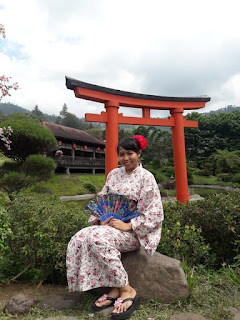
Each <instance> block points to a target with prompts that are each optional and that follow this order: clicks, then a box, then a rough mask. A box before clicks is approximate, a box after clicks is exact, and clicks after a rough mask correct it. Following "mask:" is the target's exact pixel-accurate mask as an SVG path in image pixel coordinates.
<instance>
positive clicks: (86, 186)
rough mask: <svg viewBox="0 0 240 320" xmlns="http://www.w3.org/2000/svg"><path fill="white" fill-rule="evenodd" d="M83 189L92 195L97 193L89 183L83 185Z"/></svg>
mask: <svg viewBox="0 0 240 320" xmlns="http://www.w3.org/2000/svg"><path fill="white" fill-rule="evenodd" d="M83 186H84V188H86V189H87V190H88V191H90V192H92V193H97V188H96V187H95V185H94V184H92V183H91V182H89V183H84V184H83Z"/></svg>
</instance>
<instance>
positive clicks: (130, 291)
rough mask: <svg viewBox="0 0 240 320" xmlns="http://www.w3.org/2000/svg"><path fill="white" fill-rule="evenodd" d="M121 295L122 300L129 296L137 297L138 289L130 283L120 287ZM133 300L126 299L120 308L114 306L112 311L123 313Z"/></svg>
mask: <svg viewBox="0 0 240 320" xmlns="http://www.w3.org/2000/svg"><path fill="white" fill-rule="evenodd" d="M119 292H120V297H119V298H121V299H122V300H125V299H127V298H133V299H134V298H135V297H136V294H137V293H136V290H135V289H134V288H132V287H131V286H130V285H129V284H128V285H127V286H126V287H123V288H119ZM132 303H133V302H132V301H126V302H125V303H123V304H122V305H120V306H119V307H118V308H114V310H113V312H112V313H122V312H124V311H126V310H127V309H128V308H129V307H130V306H131V305H132Z"/></svg>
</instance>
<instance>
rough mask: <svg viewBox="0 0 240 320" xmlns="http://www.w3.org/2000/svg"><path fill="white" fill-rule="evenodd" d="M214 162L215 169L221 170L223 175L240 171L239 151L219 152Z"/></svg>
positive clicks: (225, 150)
mask: <svg viewBox="0 0 240 320" xmlns="http://www.w3.org/2000/svg"><path fill="white" fill-rule="evenodd" d="M214 160H215V167H216V168H220V170H221V172H223V173H224V172H225V173H229V172H230V173H233V172H236V171H239V170H240V157H239V156H238V151H232V152H229V151H228V150H227V149H224V150H217V152H216V154H215V156H214Z"/></svg>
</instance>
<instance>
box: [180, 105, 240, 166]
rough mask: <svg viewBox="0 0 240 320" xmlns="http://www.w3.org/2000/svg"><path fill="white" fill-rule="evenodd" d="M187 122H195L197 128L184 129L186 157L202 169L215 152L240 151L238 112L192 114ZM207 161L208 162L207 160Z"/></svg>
mask: <svg viewBox="0 0 240 320" xmlns="http://www.w3.org/2000/svg"><path fill="white" fill-rule="evenodd" d="M187 119H188V120H197V121H198V128H197V129H193V128H185V144H186V156H187V159H188V160H192V161H195V162H196V164H197V166H198V167H200V168H201V167H204V163H205V161H206V159H207V158H209V157H210V156H211V155H213V154H215V153H216V151H217V150H224V149H228V150H229V151H235V150H240V134H239V133H240V112H239V111H237V110H236V111H234V112H232V113H229V114H226V113H220V114H217V115H216V114H210V116H206V115H202V114H199V113H197V112H193V113H191V114H188V115H187ZM207 161H208V160H207Z"/></svg>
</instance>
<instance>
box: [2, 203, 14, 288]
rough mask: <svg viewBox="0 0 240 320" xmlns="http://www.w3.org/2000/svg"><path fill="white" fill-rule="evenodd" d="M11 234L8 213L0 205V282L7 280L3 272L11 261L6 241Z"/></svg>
mask: <svg viewBox="0 0 240 320" xmlns="http://www.w3.org/2000/svg"><path fill="white" fill-rule="evenodd" d="M11 234H12V231H11V228H10V223H9V215H8V213H7V212H6V211H5V210H4V209H3V208H2V207H0V282H5V280H7V279H6V274H5V273H6V271H7V269H8V268H9V267H10V265H11V263H12V261H11V259H10V255H9V246H8V242H7V239H8V237H9V236H11Z"/></svg>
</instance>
